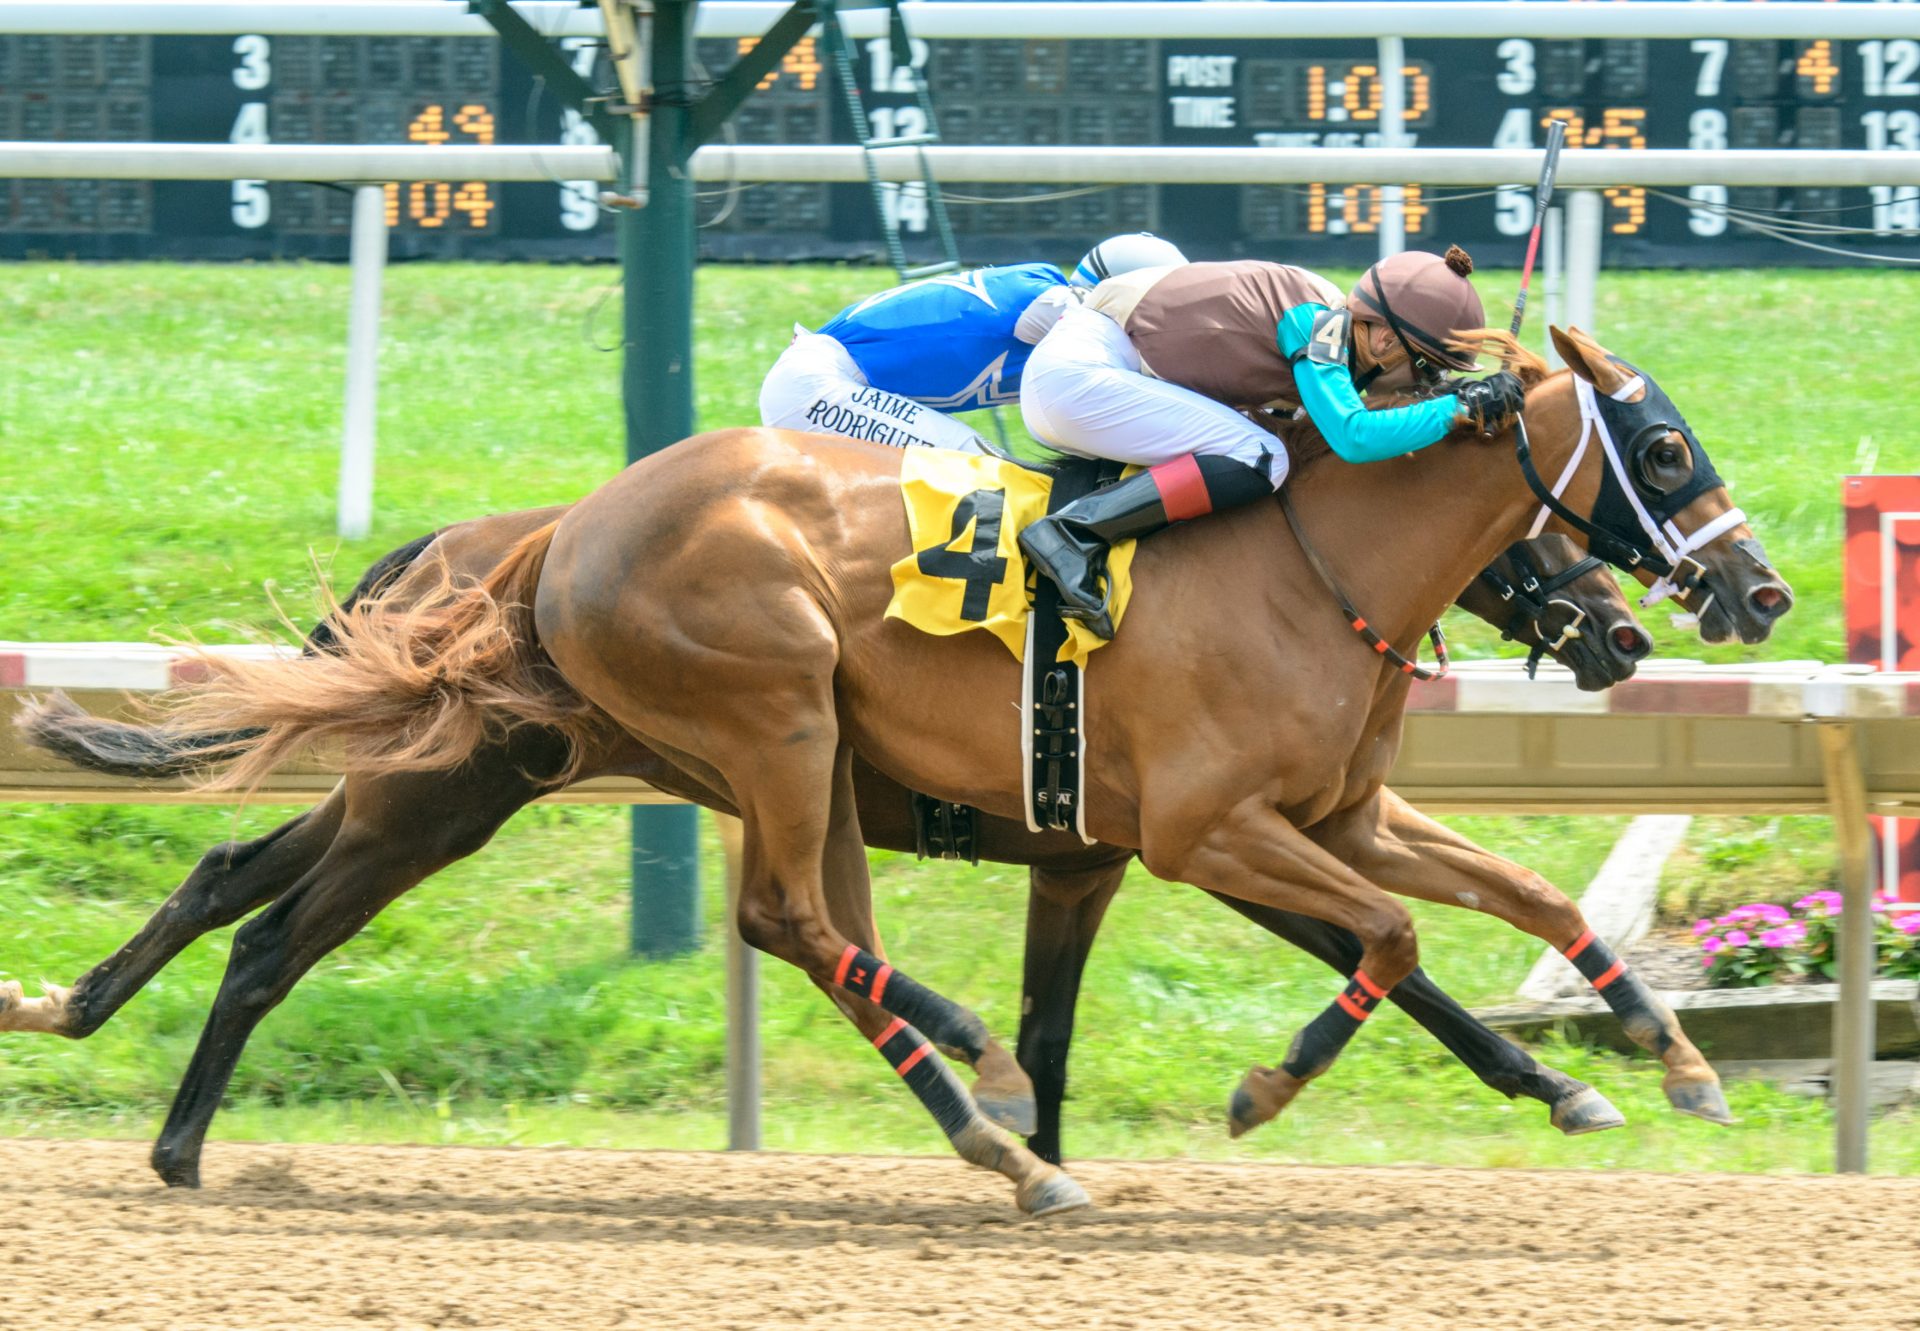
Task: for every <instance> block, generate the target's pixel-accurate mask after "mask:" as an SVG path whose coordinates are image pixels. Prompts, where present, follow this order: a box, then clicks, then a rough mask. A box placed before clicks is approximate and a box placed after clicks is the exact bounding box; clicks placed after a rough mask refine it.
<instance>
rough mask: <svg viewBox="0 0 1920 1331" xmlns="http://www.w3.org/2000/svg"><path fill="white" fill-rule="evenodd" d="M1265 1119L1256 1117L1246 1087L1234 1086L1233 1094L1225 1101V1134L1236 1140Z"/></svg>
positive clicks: (1251, 1099)
mask: <svg viewBox="0 0 1920 1331" xmlns="http://www.w3.org/2000/svg"><path fill="white" fill-rule="evenodd" d="M1265 1121H1266V1120H1265V1119H1262V1118H1260V1117H1258V1111H1257V1110H1255V1109H1254V1107H1253V1096H1252V1095H1250V1094H1248V1092H1247V1088H1246V1087H1244V1086H1236V1087H1234V1088H1233V1096H1232V1098H1231V1099H1229V1100H1228V1101H1227V1135H1228V1136H1229V1137H1232V1138H1235V1139H1236V1140H1237V1139H1238V1138H1240V1137H1244V1136H1245V1135H1246V1134H1247V1133H1249V1132H1252V1131H1253V1130H1254V1129H1255V1128H1257V1127H1259V1126H1260V1125H1261V1124H1262V1123H1264V1122H1265Z"/></svg>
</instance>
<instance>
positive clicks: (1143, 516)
mask: <svg viewBox="0 0 1920 1331" xmlns="http://www.w3.org/2000/svg"><path fill="white" fill-rule="evenodd" d="M1272 493H1273V485H1272V484H1271V482H1269V481H1268V480H1267V476H1266V473H1265V472H1264V471H1263V470H1261V469H1259V468H1256V467H1249V466H1247V465H1246V464H1245V463H1241V462H1236V461H1234V460H1233V459H1232V458H1224V457H1199V456H1196V455H1191V454H1190V455H1188V456H1186V457H1182V458H1175V459H1174V460H1173V461H1172V462H1163V463H1161V464H1160V465H1159V466H1157V467H1153V468H1151V469H1150V470H1147V471H1144V472H1142V473H1140V474H1139V475H1138V476H1129V477H1128V478H1127V479H1126V480H1124V481H1121V482H1120V483H1119V484H1117V485H1109V486H1107V487H1106V488H1105V489H1103V490H1095V491H1094V492H1093V493H1092V494H1090V495H1086V496H1083V497H1082V498H1079V499H1076V500H1074V501H1073V502H1072V503H1071V504H1068V505H1067V506H1066V507H1065V508H1063V509H1061V510H1060V511H1059V512H1057V513H1049V514H1048V515H1047V516H1046V517H1044V518H1041V519H1040V520H1039V521H1037V522H1035V523H1033V524H1032V525H1031V526H1029V527H1028V528H1027V529H1026V530H1025V531H1023V532H1021V533H1020V549H1021V550H1022V551H1023V552H1024V553H1025V554H1026V556H1027V559H1028V561H1029V562H1030V563H1032V565H1033V566H1034V567H1035V568H1037V569H1039V570H1040V572H1042V573H1043V574H1045V575H1046V576H1047V577H1048V578H1050V579H1052V581H1053V583H1054V585H1055V586H1057V587H1058V588H1059V589H1060V616H1061V618H1063V619H1077V620H1080V621H1081V622H1082V623H1084V624H1085V625H1086V626H1087V627H1088V628H1089V629H1090V630H1092V632H1093V633H1094V635H1095V636H1097V637H1100V638H1109V639H1110V638H1112V637H1113V618H1112V614H1111V611H1112V596H1113V589H1112V585H1111V582H1109V583H1108V584H1107V586H1106V587H1105V588H1104V589H1103V588H1102V585H1101V579H1102V576H1103V574H1104V573H1105V572H1106V566H1107V550H1108V549H1109V547H1111V546H1112V545H1114V544H1115V543H1116V542H1118V541H1131V540H1135V539H1138V538H1139V537H1142V536H1151V535H1152V534H1153V533H1154V532H1157V531H1159V530H1160V529H1161V528H1163V527H1167V526H1170V525H1172V524H1173V523H1175V522H1179V521H1182V520H1184V519H1186V518H1197V517H1200V516H1202V515H1204V514H1207V513H1211V512H1213V511H1214V510H1216V509H1222V508H1235V507H1237V506H1239V505H1241V504H1245V503H1249V502H1251V501H1252V500H1255V499H1258V498H1261V497H1262V496H1264V495H1270V494H1272Z"/></svg>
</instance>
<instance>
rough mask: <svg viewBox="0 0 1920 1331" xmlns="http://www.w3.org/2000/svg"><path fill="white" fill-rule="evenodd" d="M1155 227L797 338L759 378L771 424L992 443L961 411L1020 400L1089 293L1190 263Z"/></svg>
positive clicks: (939, 287) (944, 280)
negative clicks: (1030, 366)
mask: <svg viewBox="0 0 1920 1331" xmlns="http://www.w3.org/2000/svg"><path fill="white" fill-rule="evenodd" d="M1185 262H1186V258H1185V256H1184V255H1182V254H1181V253H1180V251H1179V249H1178V248H1177V247H1175V246H1174V245H1173V244H1172V243H1171V242H1169V241H1165V240H1162V239H1160V238H1159V237H1157V236H1152V235H1148V234H1146V233H1144V232H1141V233H1137V234H1134V235H1126V236H1115V237H1113V238H1112V239H1109V240H1105V241H1102V242H1101V243H1100V244H1098V245H1096V246H1094V247H1093V249H1092V250H1090V251H1088V253H1087V256H1086V257H1085V258H1084V259H1082V260H1081V261H1080V263H1079V265H1078V266H1077V267H1076V268H1075V269H1074V273H1073V276H1072V277H1071V278H1064V277H1062V276H1061V275H1060V271H1059V270H1058V269H1057V268H1055V267H1054V266H1053V265H1052V264H1047V263H1021V264H1009V265H1006V266H1004V267H999V268H977V269H974V270H972V271H970V272H961V273H946V274H942V275H941V276H939V277H930V278H926V279H925V280H923V281H919V282H909V283H907V284H906V285H905V286H897V287H891V288H889V289H888V290H886V291H882V292H880V293H878V294H877V295H872V296H869V297H867V298H866V299H865V300H862V301H858V302H856V303H854V304H852V305H849V306H847V308H846V309H844V310H841V311H840V312H839V313H838V314H836V315H834V316H833V318H831V319H829V320H828V321H827V322H826V323H825V324H823V325H821V327H820V328H819V329H818V330H817V331H814V332H809V331H807V330H806V329H804V328H796V329H795V330H794V337H793V342H792V343H791V344H790V345H789V346H788V347H787V349H786V351H785V352H783V353H782V354H781V356H780V359H779V360H778V361H776V362H775V363H774V366H773V369H772V370H771V371H769V372H768V374H767V378H766V382H765V383H763V384H762V385H761V387H760V421H761V424H763V425H771V426H778V427H781V428H784V429H790V430H807V431H811V432H813V433H816V434H840V435H849V436H851V437H853V438H855V439H869V440H873V441H874V442H876V443H883V444H892V445H894V446H895V447H901V448H904V447H909V446H914V445H919V446H925V447H931V448H951V449H958V450H960V451H962V452H969V453H986V452H989V451H991V450H989V449H988V448H987V446H986V443H985V441H984V440H982V439H981V438H980V436H979V435H978V434H976V433H975V432H974V431H973V430H972V429H971V428H969V427H968V426H967V425H966V424H965V423H963V422H961V421H958V420H955V419H953V417H952V416H951V415H949V414H948V413H950V412H959V411H974V410H978V409H980V408H983V407H996V406H1002V405H1008V404H1011V403H1014V402H1017V401H1019V398H1020V376H1021V372H1022V371H1023V370H1024V369H1025V368H1026V364H1027V357H1028V356H1029V355H1031V354H1032V352H1033V348H1034V346H1035V345H1036V344H1037V343H1038V342H1039V341H1040V339H1041V338H1042V337H1044V336H1046V334H1047V333H1048V332H1049V331H1050V330H1051V329H1052V328H1053V326H1054V324H1055V323H1057V322H1058V321H1059V319H1060V316H1061V315H1062V314H1063V313H1064V312H1065V311H1066V310H1067V309H1068V308H1069V307H1071V306H1074V305H1077V304H1078V303H1079V299H1080V296H1081V294H1082V293H1083V292H1086V291H1090V290H1092V289H1093V288H1094V287H1095V286H1097V285H1098V284H1099V283H1101V282H1102V281H1104V280H1106V279H1107V278H1109V277H1112V276H1115V275H1117V274H1120V273H1125V272H1131V271H1133V270H1135V269H1140V268H1151V267H1165V266H1167V265H1170V264H1180V263H1185Z"/></svg>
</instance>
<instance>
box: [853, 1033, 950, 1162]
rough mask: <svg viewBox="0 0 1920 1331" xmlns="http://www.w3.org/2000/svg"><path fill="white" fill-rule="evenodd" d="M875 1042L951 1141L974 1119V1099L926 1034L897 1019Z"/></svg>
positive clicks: (881, 1053)
mask: <svg viewBox="0 0 1920 1331" xmlns="http://www.w3.org/2000/svg"><path fill="white" fill-rule="evenodd" d="M873 1043H874V1047H875V1048H876V1049H878V1050H879V1051H880V1055H881V1057H883V1058H885V1059H886V1060H887V1062H888V1064H889V1065H891V1066H892V1068H893V1070H894V1071H895V1072H897V1073H899V1074H900V1080H901V1081H904V1082H905V1083H906V1084H907V1089H908V1090H910V1091H912V1092H913V1093H914V1095H915V1096H916V1097H918V1098H919V1101H920V1103H921V1104H923V1105H925V1106H926V1107H927V1112H928V1113H929V1114H932V1115H933V1121H934V1122H936V1123H938V1124H939V1125H940V1131H942V1132H944V1133H946V1134H947V1137H948V1139H949V1140H951V1139H953V1138H954V1137H956V1136H958V1135H959V1133H960V1130H961V1129H962V1128H964V1127H966V1126H967V1124H968V1123H970V1122H971V1121H972V1119H973V1114H974V1109H973V1098H972V1097H971V1096H969V1095H968V1094H967V1088H966V1087H964V1086H962V1085H961V1084H960V1079H959V1078H958V1077H956V1076H954V1075H953V1069H952V1068H950V1067H948V1066H947V1064H946V1060H945V1059H943V1058H941V1057H940V1055H939V1054H938V1053H936V1052H935V1051H934V1048H933V1046H932V1045H930V1044H928V1043H927V1037H926V1036H924V1035H922V1034H920V1032H919V1031H916V1030H915V1029H914V1028H913V1027H911V1026H909V1025H907V1024H906V1023H905V1022H904V1021H897V1020H896V1021H895V1022H893V1024H892V1025H890V1026H888V1027H887V1028H886V1030H884V1031H882V1032H880V1038H879V1039H877V1040H875V1041H874V1042H873Z"/></svg>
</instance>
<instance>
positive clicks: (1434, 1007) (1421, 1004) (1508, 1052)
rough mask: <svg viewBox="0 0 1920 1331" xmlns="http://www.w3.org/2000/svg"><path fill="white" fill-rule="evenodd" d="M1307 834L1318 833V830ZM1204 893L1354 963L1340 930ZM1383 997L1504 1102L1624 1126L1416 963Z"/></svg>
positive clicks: (1596, 1096)
mask: <svg viewBox="0 0 1920 1331" xmlns="http://www.w3.org/2000/svg"><path fill="white" fill-rule="evenodd" d="M1310 831H1312V832H1318V831H1319V827H1318V826H1316V827H1314V828H1313V829H1310ZM1316 839H1317V838H1316ZM1212 895H1214V896H1216V897H1217V898H1218V899H1219V900H1221V901H1223V902H1225V904H1226V905H1228V906H1230V907H1232V908H1233V909H1234V910H1235V911H1237V912H1238V913H1239V914H1241V915H1244V916H1245V917H1246V918H1248V919H1249V920H1252V921H1253V922H1254V923H1255V924H1257V925H1259V926H1260V927H1261V928H1263V929H1265V930H1267V932H1269V933H1271V934H1274V935H1275V936H1277V937H1279V938H1284V939H1285V940H1286V941H1287V942H1289V943H1292V944H1293V945H1294V946H1295V947H1297V948H1299V949H1300V950H1301V951H1303V952H1305V953H1307V955H1309V956H1311V957H1314V958H1316V959H1318V960H1320V961H1323V962H1325V963H1326V964H1327V965H1328V966H1330V967H1332V968H1333V969H1334V970H1336V971H1338V972H1339V973H1340V974H1342V975H1351V974H1352V973H1353V970H1354V968H1355V967H1356V966H1358V965H1359V964H1360V940H1359V939H1358V938H1355V937H1354V936H1353V935H1352V934H1350V933H1348V932H1347V931H1346V930H1345V929H1340V928H1336V927H1335V926H1334V925H1331V924H1328V923H1327V922H1326V921H1324V920H1316V919H1313V918H1311V917H1309V916H1306V915H1299V914H1295V913H1294V912H1292V911H1284V910H1274V909H1272V908H1271V907H1267V906H1256V905H1254V904H1252V903H1251V902H1247V901H1235V900H1233V899H1232V898H1230V897H1220V896H1219V894H1218V893H1214V894H1212ZM1387 1001H1388V1002H1390V1003H1392V1004H1394V1005H1395V1006H1396V1007H1398V1008H1400V1009H1401V1010H1402V1011H1403V1012H1405V1013H1406V1014H1407V1015H1408V1016H1409V1017H1412V1018H1413V1019H1414V1020H1415V1021H1416V1022H1418V1023H1419V1024H1420V1025H1421V1026H1422V1027H1424V1028H1425V1029H1426V1031H1427V1033H1428V1034H1430V1035H1431V1036H1433V1038H1434V1039H1436V1040H1438V1041H1439V1042H1440V1043H1441V1044H1442V1045H1444V1046H1446V1048H1447V1051H1448V1052H1449V1053H1451V1054H1452V1055H1453V1056H1454V1057H1455V1058H1457V1059H1459V1060H1460V1061H1461V1062H1462V1063H1464V1064H1465V1065H1466V1066H1467V1069H1468V1070H1469V1071H1470V1072H1472V1073H1473V1075H1474V1076H1476V1077H1478V1078H1479V1079H1480V1080H1481V1081H1482V1082H1484V1083H1485V1084H1486V1085H1488V1086H1490V1087H1492V1088H1493V1089H1494V1090H1496V1091H1498V1092H1500V1093H1501V1094H1502V1095H1504V1096H1507V1097H1508V1098H1509V1099H1511V1098H1512V1097H1514V1096H1516V1095H1524V1096H1527V1097H1529V1098H1530V1099H1534V1100H1538V1101H1540V1103H1542V1104H1544V1105H1546V1106H1547V1108H1548V1110H1549V1111H1550V1119H1551V1121H1552V1123H1553V1125H1554V1126H1555V1127H1556V1128H1559V1129H1560V1130H1561V1131H1562V1132H1564V1133H1566V1134H1567V1135H1568V1136H1570V1137H1575V1136H1579V1135H1581V1134H1583V1133H1588V1132H1603V1131H1605V1130H1606V1129H1608V1128H1617V1127H1621V1126H1622V1125H1624V1124H1625V1123H1626V1119H1624V1118H1622V1117H1621V1115H1620V1111H1619V1110H1617V1109H1615V1108H1614V1107H1613V1106H1612V1105H1611V1104H1608V1103H1607V1100H1606V1097H1604V1096H1602V1095H1601V1094H1600V1093H1599V1092H1598V1091H1596V1090H1594V1089H1593V1088H1592V1087H1591V1086H1589V1085H1587V1084H1586V1083H1585V1082H1583V1081H1578V1080H1576V1079H1575V1078H1573V1077H1569V1076H1567V1075H1566V1074H1565V1073H1563V1072H1558V1071H1556V1070H1554V1069H1553V1068H1550V1067H1547V1066H1546V1065H1545V1064H1543V1063H1541V1062H1540V1061H1539V1060H1538V1059H1536V1058H1534V1057H1533V1055H1531V1054H1529V1053H1528V1052H1527V1051H1526V1050H1524V1049H1522V1048H1521V1047H1520V1046H1519V1045H1517V1044H1515V1043H1513V1041H1511V1040H1505V1039H1502V1038H1501V1037H1500V1036H1499V1035H1497V1034H1496V1033H1495V1032H1493V1031H1490V1030H1488V1029H1487V1028H1486V1026H1484V1025H1483V1024H1481V1023H1480V1022H1479V1021H1478V1020H1476V1019H1475V1017H1474V1015H1473V1014H1472V1013H1471V1012H1468V1011H1467V1010H1466V1009H1465V1008H1463V1007H1461V1006H1460V1004H1458V1003H1457V1002H1455V1001H1454V999H1453V996H1452V995H1450V994H1449V993H1447V991H1446V990H1445V989H1442V988H1441V987H1440V986H1439V984H1437V983H1436V982H1435V981H1434V979H1433V977H1432V976H1430V975H1428V974H1427V972H1426V969H1425V968H1424V967H1421V966H1416V967H1414V968H1413V971H1412V973H1410V974H1409V975H1408V976H1407V978H1406V979H1404V980H1402V981H1400V983H1399V984H1396V985H1395V986H1394V987H1393V988H1392V989H1391V990H1389V991H1388V993H1387Z"/></svg>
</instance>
